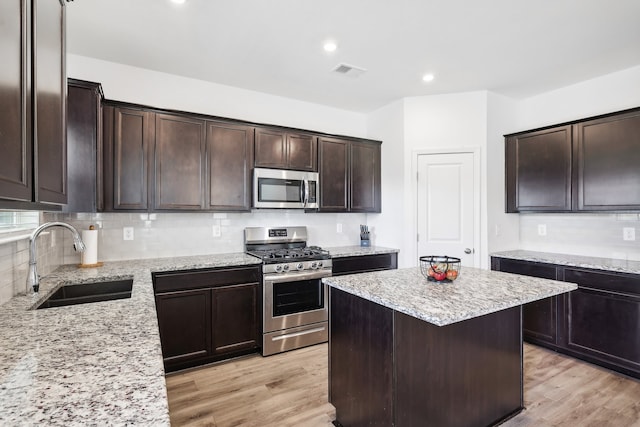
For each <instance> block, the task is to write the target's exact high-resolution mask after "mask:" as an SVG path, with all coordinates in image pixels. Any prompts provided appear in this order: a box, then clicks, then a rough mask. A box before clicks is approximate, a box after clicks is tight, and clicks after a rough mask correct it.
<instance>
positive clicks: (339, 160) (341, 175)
mask: <svg viewBox="0 0 640 427" xmlns="http://www.w3.org/2000/svg"><path fill="white" fill-rule="evenodd" d="M349 146H350V144H349V141H346V140H341V139H333V138H324V137H320V138H318V153H319V154H318V155H319V163H320V165H319V171H320V201H319V205H320V207H319V210H320V211H325V212H346V211H348V210H349Z"/></svg>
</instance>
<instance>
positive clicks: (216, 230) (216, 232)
mask: <svg viewBox="0 0 640 427" xmlns="http://www.w3.org/2000/svg"><path fill="white" fill-rule="evenodd" d="M212 229H213V237H220V234H221V232H220V226H219V225H218V224H215V225H214V226H213V227H212Z"/></svg>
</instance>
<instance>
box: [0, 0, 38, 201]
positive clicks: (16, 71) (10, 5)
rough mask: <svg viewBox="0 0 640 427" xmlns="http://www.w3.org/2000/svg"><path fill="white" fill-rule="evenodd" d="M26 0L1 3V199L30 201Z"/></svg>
mask: <svg viewBox="0 0 640 427" xmlns="http://www.w3.org/2000/svg"><path fill="white" fill-rule="evenodd" d="M25 5H26V1H25V0H5V1H2V2H0V40H2V43H0V57H1V58H2V66H0V82H2V83H1V84H0V111H1V112H2V113H1V114H0V153H2V155H0V198H2V199H11V200H21V201H31V199H32V197H33V195H32V192H33V189H32V187H31V168H32V155H31V144H30V138H31V136H30V133H29V132H28V128H29V127H30V126H31V125H30V123H29V120H30V115H29V113H28V112H29V110H30V109H31V102H30V99H31V97H30V94H29V90H30V87H29V85H28V78H29V75H28V74H27V60H26V41H27V13H26V10H25Z"/></svg>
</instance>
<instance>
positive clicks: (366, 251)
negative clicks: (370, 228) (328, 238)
mask: <svg viewBox="0 0 640 427" xmlns="http://www.w3.org/2000/svg"><path fill="white" fill-rule="evenodd" d="M323 249H326V250H327V251H329V253H330V254H331V258H344V257H348V256H362V255H376V254H392V253H397V252H399V251H398V249H393V248H385V247H382V246H369V247H366V246H358V245H353V246H336V247H332V248H323Z"/></svg>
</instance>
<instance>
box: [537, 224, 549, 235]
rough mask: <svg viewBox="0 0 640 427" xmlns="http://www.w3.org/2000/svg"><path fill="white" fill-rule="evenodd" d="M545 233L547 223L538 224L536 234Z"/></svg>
mask: <svg viewBox="0 0 640 427" xmlns="http://www.w3.org/2000/svg"><path fill="white" fill-rule="evenodd" d="M546 235H547V224H538V236H546Z"/></svg>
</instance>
